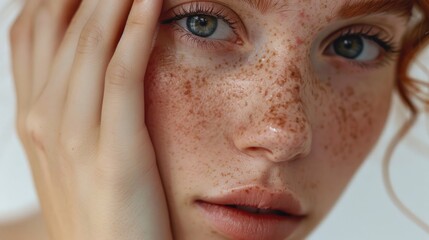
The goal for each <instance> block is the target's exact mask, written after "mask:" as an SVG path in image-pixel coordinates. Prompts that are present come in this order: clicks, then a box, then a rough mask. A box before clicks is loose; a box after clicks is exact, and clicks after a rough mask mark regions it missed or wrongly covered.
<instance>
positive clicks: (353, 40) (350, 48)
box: [333, 35, 365, 59]
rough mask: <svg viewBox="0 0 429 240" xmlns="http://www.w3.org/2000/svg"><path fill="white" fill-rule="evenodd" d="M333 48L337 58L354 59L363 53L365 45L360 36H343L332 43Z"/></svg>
mask: <svg viewBox="0 0 429 240" xmlns="http://www.w3.org/2000/svg"><path fill="white" fill-rule="evenodd" d="M333 48H334V51H335V53H336V54H337V55H339V56H342V57H344V58H348V59H356V58H358V57H359V56H360V55H361V54H362V52H363V51H364V49H365V43H364V40H363V39H362V37H360V36H356V35H351V36H344V37H340V38H338V39H337V40H335V41H334V43H333Z"/></svg>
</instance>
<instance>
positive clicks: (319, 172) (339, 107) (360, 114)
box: [306, 85, 392, 215]
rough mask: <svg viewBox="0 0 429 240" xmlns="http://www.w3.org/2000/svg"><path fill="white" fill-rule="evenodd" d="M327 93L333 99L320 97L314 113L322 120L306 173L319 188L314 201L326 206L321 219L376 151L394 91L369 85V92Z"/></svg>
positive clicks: (334, 91)
mask: <svg viewBox="0 0 429 240" xmlns="http://www.w3.org/2000/svg"><path fill="white" fill-rule="evenodd" d="M369 88H376V89H371V90H370V89H369ZM373 90H374V91H373ZM327 92H329V94H328V95H325V96H329V97H319V98H320V99H319V101H318V102H319V103H320V108H317V107H315V108H314V109H312V110H311V111H312V112H313V114H316V115H315V116H314V118H313V119H318V120H317V123H314V124H313V127H314V129H313V131H314V142H313V152H312V155H311V156H309V159H312V160H313V161H312V163H311V166H309V165H307V167H308V168H307V170H306V171H307V172H308V174H310V175H309V176H308V179H312V181H309V182H313V183H314V185H315V186H317V190H314V189H313V190H312V193H309V194H311V195H313V194H316V195H313V196H312V198H313V199H317V202H318V204H320V205H321V206H324V207H321V208H320V209H319V210H320V211H322V212H321V215H323V214H324V213H325V211H328V210H329V209H330V208H331V207H332V205H333V204H334V203H335V201H336V200H337V199H338V196H339V195H340V194H341V192H342V191H343V189H344V188H345V187H346V185H347V183H348V182H349V181H350V179H351V177H352V176H353V175H354V173H355V172H356V170H357V169H358V167H359V166H360V165H361V164H362V162H363V161H364V160H365V158H366V156H367V155H368V153H369V152H370V151H371V149H372V148H373V147H374V145H375V143H376V141H377V139H378V138H379V136H380V133H381V131H382V129H383V126H384V124H385V121H386V117H387V115H388V111H389V106H390V99H391V92H392V89H391V88H390V87H389V86H385V87H384V88H382V87H381V88H378V87H377V86H375V85H369V86H368V87H367V89H365V90H359V89H358V88H356V87H351V86H348V87H344V88H343V89H342V90H339V91H336V90H332V88H331V91H329V90H327ZM321 98H323V99H321ZM327 173H329V174H327ZM321 193H325V194H321ZM326 193H329V194H326Z"/></svg>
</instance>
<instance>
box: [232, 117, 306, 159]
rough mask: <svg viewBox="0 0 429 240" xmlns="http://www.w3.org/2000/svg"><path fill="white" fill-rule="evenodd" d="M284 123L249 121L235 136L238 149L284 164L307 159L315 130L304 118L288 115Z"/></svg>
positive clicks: (251, 155) (250, 154)
mask: <svg viewBox="0 0 429 240" xmlns="http://www.w3.org/2000/svg"><path fill="white" fill-rule="evenodd" d="M285 121H288V122H287V123H286V122H285V123H284V125H283V124H278V123H277V124H276V123H275V121H274V122H271V123H269V122H266V121H264V120H262V121H259V122H253V123H251V122H248V123H247V124H243V125H242V126H241V127H239V128H238V130H237V132H236V134H235V135H234V139H233V141H234V145H235V147H236V148H237V149H238V150H239V151H241V152H243V153H244V154H246V155H248V156H250V157H252V158H259V159H265V160H269V161H271V162H275V163H280V162H285V161H292V160H296V159H300V158H303V157H305V156H307V155H308V154H309V152H310V150H311V141H312V134H311V127H310V125H309V124H308V121H307V120H306V118H304V117H298V116H288V117H287V118H286V119H285Z"/></svg>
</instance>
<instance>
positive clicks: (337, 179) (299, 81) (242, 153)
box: [145, 0, 410, 240]
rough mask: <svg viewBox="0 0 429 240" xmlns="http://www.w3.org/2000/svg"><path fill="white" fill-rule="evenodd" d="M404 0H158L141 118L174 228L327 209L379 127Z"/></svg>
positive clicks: (283, 233) (212, 232) (243, 223)
mask: <svg viewBox="0 0 429 240" xmlns="http://www.w3.org/2000/svg"><path fill="white" fill-rule="evenodd" d="M393 2H394V3H393ZM409 2H410V1H408V0H406V1H387V2H385V1H378V0H377V1H369V0H368V1H362V0H350V1H349V0H335V1H334V0H332V1H331V0H306V1H303V0H302V1H301V0H300V1H297V0H290V1H286V0H278V1H276V0H234V1H229V0H211V1H209V0H208V1H194V2H190V1H188V0H167V1H165V2H164V10H163V13H162V16H161V21H162V24H161V27H160V29H159V36H158V40H157V43H156V45H155V48H154V52H153V54H152V59H151V63H150V65H149V67H148V71H147V72H148V73H147V76H146V80H145V81H146V96H145V97H146V114H147V116H146V118H147V119H146V124H147V126H148V128H149V131H150V134H151V138H152V141H153V144H154V147H155V150H156V154H157V158H158V165H159V169H160V172H161V175H162V179H163V183H164V187H165V192H166V195H167V199H168V204H169V208H170V216H171V221H172V227H173V231H174V236H175V239H230V238H232V239H246V240H249V239H273V240H275V239H286V238H288V237H289V238H291V239H302V238H303V237H304V236H306V235H307V234H308V233H309V232H310V231H311V230H312V229H313V228H314V227H315V226H316V225H317V224H318V223H319V222H320V221H321V220H322V219H323V217H324V216H325V215H326V214H327V213H328V211H329V210H330V209H331V207H332V206H333V204H334V203H335V201H336V200H337V198H338V197H339V195H340V194H341V192H342V191H343V190H344V187H345V186H346V185H347V183H348V182H349V180H350V178H351V177H352V176H353V174H354V172H355V171H356V169H357V168H358V167H359V165H360V164H361V163H362V161H363V160H364V159H365V157H366V156H367V154H368V153H369V151H370V150H371V148H372V147H373V146H374V144H375V142H376V140H377V138H378V137H379V134H380V132H381V130H382V128H383V126H384V123H385V120H386V115H387V113H388V110H389V106H390V98H391V93H392V90H393V86H394V72H395V68H396V57H397V56H396V53H395V50H397V47H398V46H400V43H401V42H400V41H401V40H400V39H401V37H402V35H403V34H404V32H405V30H406V25H407V21H408V18H407V16H405V14H406V12H407V10H405V9H406V8H404V6H407V5H409ZM363 4H369V5H363ZM398 8H399V9H402V11H403V12H404V13H403V14H402V13H400V12H399V10H398ZM372 11H374V13H373V14H371V13H372ZM368 14H370V15H368Z"/></svg>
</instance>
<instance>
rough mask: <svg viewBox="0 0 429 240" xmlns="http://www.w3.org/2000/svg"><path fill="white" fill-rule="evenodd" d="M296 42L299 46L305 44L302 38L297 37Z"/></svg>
mask: <svg viewBox="0 0 429 240" xmlns="http://www.w3.org/2000/svg"><path fill="white" fill-rule="evenodd" d="M295 41H296V44H297V45H298V46H300V45H302V44H304V40H303V39H302V38H300V37H296V39H295Z"/></svg>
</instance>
